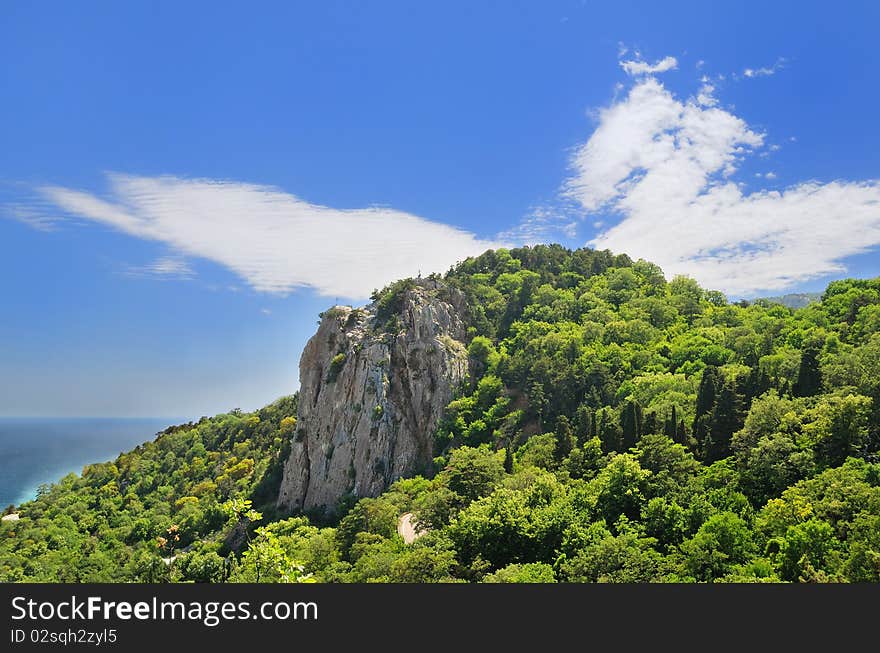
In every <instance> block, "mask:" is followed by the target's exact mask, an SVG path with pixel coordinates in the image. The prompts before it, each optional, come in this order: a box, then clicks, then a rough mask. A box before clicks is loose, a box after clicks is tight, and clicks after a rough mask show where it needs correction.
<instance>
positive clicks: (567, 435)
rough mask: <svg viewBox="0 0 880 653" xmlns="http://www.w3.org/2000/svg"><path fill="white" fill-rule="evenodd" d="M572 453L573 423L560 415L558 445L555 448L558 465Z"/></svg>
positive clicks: (554, 454) (557, 425)
mask: <svg viewBox="0 0 880 653" xmlns="http://www.w3.org/2000/svg"><path fill="white" fill-rule="evenodd" d="M570 453H571V423H570V422H569V421H568V418H567V417H566V416H565V415H560V416H559V419H557V420H556V444H555V447H554V448H553V458H554V459H555V460H556V462H557V463H561V462H562V461H563V460H565V457H566V456H567V455H568V454H570Z"/></svg>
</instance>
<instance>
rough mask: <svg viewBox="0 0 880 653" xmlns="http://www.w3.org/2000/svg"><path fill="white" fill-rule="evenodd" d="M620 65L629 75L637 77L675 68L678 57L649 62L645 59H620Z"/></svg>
mask: <svg viewBox="0 0 880 653" xmlns="http://www.w3.org/2000/svg"><path fill="white" fill-rule="evenodd" d="M620 67H621V68H623V70H624V72H626V74H627V75H630V76H631V77H639V76H641V75H653V74H654V73H665V72H666V71H667V70H675V69H676V68H678V59H676V58H675V57H664V58H663V59H660V60H659V61H655V62H654V63H652V64H650V63H648V62H647V61H639V60H635V61H621V62H620Z"/></svg>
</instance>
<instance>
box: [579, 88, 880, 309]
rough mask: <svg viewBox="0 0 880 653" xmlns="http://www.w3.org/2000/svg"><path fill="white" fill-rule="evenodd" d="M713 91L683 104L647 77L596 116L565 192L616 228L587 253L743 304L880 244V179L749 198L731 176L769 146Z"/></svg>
mask: <svg viewBox="0 0 880 653" xmlns="http://www.w3.org/2000/svg"><path fill="white" fill-rule="evenodd" d="M712 91H713V89H711V88H707V86H705V85H704V87H703V88H702V89H701V91H700V93H699V94H698V95H697V97H696V98H691V99H687V100H680V99H678V98H676V97H674V96H673V94H672V93H671V92H670V91H669V90H667V89H666V88H665V87H664V86H663V85H662V84H661V83H660V82H659V81H657V79H655V78H653V77H649V78H646V79H642V80H638V81H637V82H636V83H635V84H634V85H633V86H632V88H631V89H630V91H629V93H628V94H627V95H626V96H625V97H624V98H622V99H621V100H619V101H615V102H614V103H612V105H611V106H609V107H607V108H605V109H603V110H602V111H600V112H599V123H598V126H597V127H596V129H595V131H594V132H593V134H592V135H591V136H590V138H589V139H588V140H587V141H586V143H584V144H583V145H581V146H580V147H578V148H577V149H576V150H575V153H574V156H573V158H572V161H571V167H572V175H571V177H570V178H569V179H568V180H567V181H566V183H565V185H564V192H565V194H566V195H567V196H568V197H570V198H572V199H573V200H575V201H577V202H578V203H579V204H580V207H581V210H582V217H585V218H587V217H590V216H595V215H597V214H598V215H600V216H603V215H604V216H606V217H607V216H609V215H610V216H611V217H613V218H616V220H611V221H610V222H611V224H612V226H610V228H606V229H605V230H604V231H601V232H600V233H599V234H598V235H597V236H596V238H595V239H594V240H593V241H591V243H590V244H591V245H593V246H595V247H599V248H606V247H607V248H609V249H612V250H615V251H618V252H626V253H628V254H630V255H632V256H636V257H643V258H645V259H648V260H651V261H654V262H656V263H658V264H659V265H661V266H662V267H663V269H664V271H665V272H666V273H667V274H688V275H691V276H693V277H695V278H697V279H698V280H699V281H701V282H702V283H703V284H704V285H706V286H709V287H711V288H718V289H721V290H724V291H726V292H728V293H731V294H737V295H747V294H751V293H754V292H757V291H763V290H776V289H782V288H785V287H786V286H790V285H792V284H795V283H797V282H801V281H804V280H807V279H811V278H816V277H820V276H824V275H828V274H831V273H839V272H842V271H843V270H844V267H845V266H844V264H843V260H844V259H845V258H846V257H848V256H851V255H854V254H858V253H861V252H865V251H868V250H869V249H871V248H873V247H875V246H877V245H878V244H880V183H878V181H876V180H868V181H845V180H837V181H833V182H830V183H820V182H817V181H804V182H802V183H799V184H795V185H793V186H790V187H788V188H786V189H784V190H783V191H776V190H759V191H757V192H754V193H751V194H745V193H744V192H743V191H742V189H741V187H740V185H739V184H737V183H736V182H735V180H734V178H733V175H734V173H736V172H737V170H738V168H739V166H740V163H741V161H742V160H743V158H745V157H747V156H750V155H752V154H754V153H756V152H759V151H760V150H761V148H762V147H763V144H764V140H765V136H764V134H761V133H759V132H757V131H754V130H752V129H751V128H750V127H749V126H748V125H747V124H746V122H745V121H744V120H742V119H741V118H739V117H737V116H736V115H734V114H733V113H731V112H730V111H727V110H724V109H722V108H719V107H718V106H717V103H716V102H714V101H707V99H708V98H714V95H712ZM701 95H702V96H703V97H702V98H701ZM772 174H774V173H768V174H766V175H765V178H767V179H772V178H773V176H771V175H772ZM591 219H594V218H591ZM607 222H608V221H606V223H607Z"/></svg>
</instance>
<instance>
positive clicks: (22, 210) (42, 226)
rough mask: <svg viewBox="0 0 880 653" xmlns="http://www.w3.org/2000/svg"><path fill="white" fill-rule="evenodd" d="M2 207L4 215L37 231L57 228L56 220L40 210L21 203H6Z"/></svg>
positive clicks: (48, 230)
mask: <svg viewBox="0 0 880 653" xmlns="http://www.w3.org/2000/svg"><path fill="white" fill-rule="evenodd" d="M3 208H4V213H5V215H6V217H8V218H11V219H12V220H15V221H16V222H21V223H22V224H26V225H27V226H29V227H30V228H31V229H36V230H37V231H45V232H50V231H55V230H56V229H57V228H58V220H57V219H55V218H52V217H50V216H48V215H46V214H44V213H42V212H40V211H36V210H34V208H33V207H30V206H27V205H23V204H7V205H6V206H4V207H3Z"/></svg>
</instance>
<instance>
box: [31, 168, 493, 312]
mask: <svg viewBox="0 0 880 653" xmlns="http://www.w3.org/2000/svg"><path fill="white" fill-rule="evenodd" d="M108 185H109V188H108V192H107V193H106V195H104V196H100V197H99V196H98V195H95V194H93V193H89V192H84V191H81V190H76V189H71V188H64V187H60V186H43V187H41V188H39V193H40V194H41V195H42V196H43V197H44V198H45V199H46V200H47V201H49V202H50V203H51V204H52V205H54V206H55V207H56V209H57V210H61V211H63V212H65V213H67V214H70V215H75V216H79V217H80V218H85V219H87V220H90V221H94V222H99V223H102V224H105V225H107V226H110V227H112V228H114V229H116V230H119V231H121V232H124V233H127V234H130V235H132V236H136V237H138V238H144V239H149V240H154V241H158V242H161V243H164V244H166V245H168V246H170V247H171V248H172V249H173V251H175V252H179V253H180V256H181V258H180V259H168V260H165V261H163V260H161V259H160V261H158V262H156V264H155V265H154V268H155V270H154V272H158V273H160V274H161V270H162V269H166V270H168V271H169V273H171V272H172V271H173V267H174V265H176V263H172V260H173V261H178V260H182V257H185V256H190V257H199V258H204V259H209V260H212V261H215V262H217V263H220V264H221V265H224V266H226V267H227V268H229V269H231V270H233V271H234V272H235V273H237V274H238V275H239V276H241V277H242V278H243V279H245V280H246V281H247V282H248V283H249V284H250V285H251V286H252V287H253V288H254V289H256V290H258V291H260V292H266V293H273V294H281V295H283V294H287V293H290V292H291V291H293V290H295V289H297V288H302V287H309V288H313V289H315V290H317V291H318V292H319V293H321V294H323V295H336V296H341V297H349V298H363V297H366V296H367V295H369V294H370V292H371V291H372V290H373V289H374V288H379V287H382V286H384V285H385V284H386V283H388V282H390V281H393V280H394V279H397V278H400V277H405V276H411V275H416V274H417V273H418V272H419V271H421V272H422V273H423V274H427V273H429V272H433V271H439V272H442V271H445V270H446V269H447V268H448V267H449V266H450V265H452V264H453V263H455V262H456V261H458V260H461V259H463V258H465V257H467V256H470V255H472V254H478V253H480V252H482V251H484V250H485V249H487V248H489V247H498V246H499V245H500V243H498V242H495V241H491V240H482V239H480V238H477V237H476V236H475V235H474V234H472V233H469V232H466V231H462V230H461V229H457V228H454V227H451V226H448V225H445V224H440V223H437V222H431V221H429V220H425V219H424V218H420V217H418V216H415V215H411V214H409V213H404V212H402V211H395V210H393V209H387V208H364V209H335V208H330V207H327V206H320V205H317V204H312V203H309V202H306V201H305V200H302V199H300V198H298V197H296V196H294V195H291V194H289V193H286V192H284V191H282V190H280V189H277V188H272V187H268V186H261V185H256V184H247V183H240V182H235V181H216V180H210V179H184V178H180V177H174V176H162V177H140V176H133V175H123V174H111V175H108ZM177 272H178V273H179V272H180V270H178V271H177Z"/></svg>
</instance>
